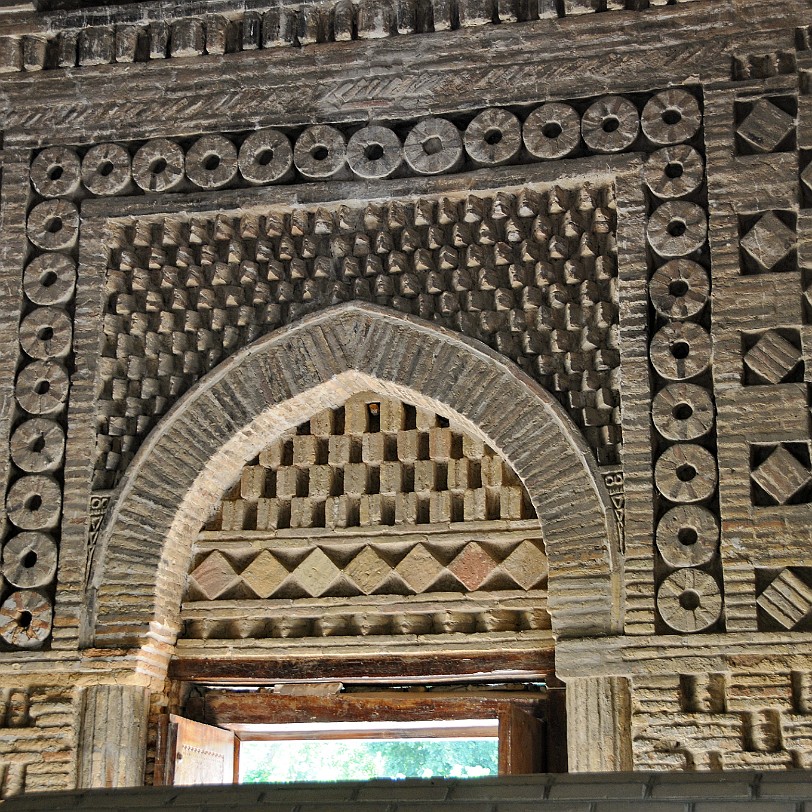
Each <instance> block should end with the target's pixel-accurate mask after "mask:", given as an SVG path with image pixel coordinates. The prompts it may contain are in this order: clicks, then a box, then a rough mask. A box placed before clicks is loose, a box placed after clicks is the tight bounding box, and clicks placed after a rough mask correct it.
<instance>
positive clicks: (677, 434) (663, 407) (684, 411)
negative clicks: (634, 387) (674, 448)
mask: <svg viewBox="0 0 812 812" xmlns="http://www.w3.org/2000/svg"><path fill="white" fill-rule="evenodd" d="M651 419H652V420H653V421H654V425H655V427H656V428H657V431H659V432H660V434H662V435H663V437H665V438H666V440H675V441H680V440H696V439H697V438H699V437H703V436H704V435H706V434H707V433H708V432H709V431H710V430H711V429H712V428H713V421H714V409H713V401H712V400H711V396H710V394H708V391H707V390H706V389H703V388H702V387H701V386H696V385H694V384H691V383H672V384H669V385H668V386H666V387H665V388H664V389H661V390H660V391H659V392H658V393H657V394H656V396H655V397H654V400H653V402H652V404H651Z"/></svg>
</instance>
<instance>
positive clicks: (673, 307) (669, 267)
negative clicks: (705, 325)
mask: <svg viewBox="0 0 812 812" xmlns="http://www.w3.org/2000/svg"><path fill="white" fill-rule="evenodd" d="M648 292H649V296H650V297H651V303H652V304H653V305H654V309H655V310H656V311H657V312H658V313H659V314H660V315H661V316H664V317H665V318H667V319H689V318H691V317H692V316H696V315H697V313H699V312H700V311H701V310H702V308H703V307H704V306H705V303H706V302H707V301H708V296H709V295H710V280H709V279H708V272H707V271H706V270H705V269H704V268H703V267H702V266H701V265H699V264H698V263H696V262H693V261H692V260H690V259H672V260H669V261H668V262H666V263H665V265H663V266H662V267H660V268H658V269H657V270H656V271H655V272H654V275H653V276H652V277H651V280H650V281H649V283H648Z"/></svg>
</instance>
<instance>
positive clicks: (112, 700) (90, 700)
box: [77, 685, 149, 789]
mask: <svg viewBox="0 0 812 812" xmlns="http://www.w3.org/2000/svg"><path fill="white" fill-rule="evenodd" d="M148 715H149V690H148V689H147V688H143V687H141V686H138V685H93V686H91V687H88V688H85V689H84V691H83V695H82V707H81V711H80V725H81V726H80V729H79V753H78V770H77V785H78V786H79V787H80V788H83V789H84V788H90V787H136V786H142V785H143V783H144V767H145V761H146V752H147V720H148Z"/></svg>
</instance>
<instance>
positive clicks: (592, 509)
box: [90, 304, 622, 646]
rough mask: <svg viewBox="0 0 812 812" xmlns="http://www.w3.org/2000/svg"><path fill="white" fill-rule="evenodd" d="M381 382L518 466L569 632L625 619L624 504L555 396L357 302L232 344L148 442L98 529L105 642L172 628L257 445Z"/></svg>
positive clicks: (98, 602) (96, 623)
mask: <svg viewBox="0 0 812 812" xmlns="http://www.w3.org/2000/svg"><path fill="white" fill-rule="evenodd" d="M370 388H371V389H374V390H376V391H379V392H380V393H381V394H382V395H387V396H391V397H397V398H402V399H404V400H408V401H411V402H414V403H415V404H416V405H418V406H420V407H422V408H428V409H433V410H435V411H437V412H439V413H441V414H446V415H449V416H451V417H453V419H454V420H455V421H457V422H459V423H460V424H461V425H462V426H463V428H464V430H466V431H468V432H470V433H472V434H473V435H475V436H477V437H481V438H482V439H483V440H484V441H485V442H487V443H488V444H489V445H491V447H493V448H494V449H496V450H497V451H499V452H500V453H501V454H502V455H503V456H504V457H505V459H506V460H507V462H508V463H509V464H510V465H511V466H512V468H513V469H514V470H515V471H516V473H517V474H518V476H519V477H520V478H521V479H522V481H523V482H524V484H525V486H526V487H527V490H528V492H529V493H530V496H531V498H532V500H533V504H534V506H535V508H536V511H537V512H538V515H539V518H540V522H541V525H542V529H543V532H544V539H545V544H546V545H547V551H548V556H549V559H550V573H551V574H550V583H549V606H550V612H551V614H552V618H553V629H554V631H555V632H556V634H557V635H558V636H559V637H584V636H599V635H607V634H613V633H617V632H618V631H619V629H620V627H621V624H622V618H621V616H620V606H621V583H622V573H621V572H620V567H619V563H618V549H617V538H616V529H615V522H614V518H613V514H612V511H611V503H610V500H609V496H608V494H607V493H606V489H605V486H604V484H603V481H602V478H601V477H600V475H599V472H598V470H597V467H596V465H595V463H594V461H593V458H592V455H591V452H590V451H589V448H588V447H587V445H586V443H585V442H584V440H583V438H582V437H581V435H580V433H579V432H578V430H577V429H576V427H575V426H574V424H573V423H572V422H571V421H570V419H569V418H568V417H567V416H566V414H565V413H564V411H563V409H562V408H561V406H560V405H559V404H558V402H557V401H556V400H555V399H554V398H553V396H552V395H550V394H549V393H547V392H546V391H545V390H544V389H542V388H541V387H540V386H538V385H537V384H536V383H535V382H533V381H532V380H531V379H530V378H529V377H527V376H526V375H524V374H523V373H522V372H520V370H519V369H518V368H516V367H515V366H513V365H512V364H510V363H509V362H506V361H505V360H503V359H502V358H501V357H500V356H498V355H497V354H496V353H494V352H491V351H490V350H488V349H487V348H486V347H485V346H484V345H482V344H479V342H476V341H471V340H467V339H465V338H462V337H461V336H459V335H457V334H455V333H452V332H450V331H447V330H443V329H440V328H437V327H433V326H431V325H429V324H426V323H424V322H421V321H420V320H418V319H415V318H412V317H406V316H399V315H396V314H392V313H390V312H388V311H385V310H382V309H380V308H376V307H372V306H364V307H361V306H359V305H356V304H345V305H340V306H338V307H335V308H333V309H331V310H328V311H326V312H324V313H321V314H318V315H316V316H312V317H310V318H307V319H305V320H303V321H302V322H300V323H298V324H296V325H295V326H293V327H291V328H287V329H284V330H280V331H277V332H275V333H273V334H271V335H269V336H267V337H266V338H263V339H260V340H259V341H257V342H255V343H254V344H252V345H251V346H249V347H247V348H246V349H245V350H243V351H242V352H240V353H238V354H237V355H235V356H233V357H232V358H231V359H229V360H228V361H226V362H225V363H223V364H222V365H221V366H220V367H219V368H218V369H217V370H215V371H214V372H213V373H211V374H210V375H208V376H207V377H206V378H205V379H204V380H202V381H201V382H200V383H199V384H198V385H196V386H195V387H193V388H192V389H191V390H190V391H189V392H188V393H187V395H186V396H185V397H184V398H183V399H182V400H181V401H179V402H178V404H177V405H176V406H175V407H174V408H173V409H172V410H171V411H170V413H169V414H168V415H167V417H166V418H165V420H164V421H163V424H162V426H160V427H159V428H158V429H157V430H156V431H154V432H153V433H152V435H151V436H150V438H149V439H148V440H147V442H146V443H145V444H144V445H143V446H142V448H141V450H140V452H139V454H138V456H137V457H136V459H135V460H134V461H133V463H132V465H131V467H130V469H129V471H128V473H127V475H126V477H125V479H124V480H123V482H122V485H121V487H120V490H119V493H118V494H117V495H116V498H115V500H114V504H113V506H112V509H111V511H110V515H109V519H108V522H107V526H106V527H105V529H104V530H103V532H102V536H101V538H100V540H99V550H98V554H97V557H96V561H95V566H94V571H93V572H92V574H91V589H92V592H93V594H94V596H95V599H94V600H93V601H92V602H91V605H92V606H94V607H95V617H93V618H91V619H90V628H92V630H93V636H94V642H95V644H96V645H99V646H115V645H137V644H141V643H144V642H145V641H146V640H147V638H148V637H152V638H154V637H156V636H158V637H161V638H163V639H167V638H171V637H172V636H173V635H174V634H175V633H176V632H177V628H178V613H179V607H180V600H181V595H182V590H183V585H184V582H185V577H186V572H187V568H188V563H189V556H190V553H191V547H192V540H193V539H194V537H195V535H196V533H197V531H198V530H199V527H200V523H201V521H202V520H203V519H204V518H205V516H206V515H207V513H208V511H210V510H211V509H212V508H213V507H214V506H215V505H216V504H217V502H218V500H219V498H220V497H221V496H222V493H223V492H224V491H225V490H226V488H227V487H228V486H230V484H231V483H232V481H233V480H234V479H235V478H236V477H237V476H238V475H239V472H240V470H241V468H242V466H243V465H244V464H245V462H246V460H249V459H251V458H252V457H253V456H255V455H256V454H257V453H258V452H259V451H260V450H261V449H262V448H263V447H264V445H265V444H267V442H268V438H269V437H273V436H274V435H275V434H277V433H280V432H281V431H283V430H285V429H287V428H289V427H292V426H295V425H296V424H297V423H299V422H301V420H302V418H303V416H306V415H308V414H312V413H314V412H316V411H319V410H321V409H324V408H332V407H336V406H339V405H340V404H341V403H343V402H344V401H345V400H346V399H347V398H348V397H349V396H350V395H352V394H354V393H355V392H359V391H363V390H365V389H370Z"/></svg>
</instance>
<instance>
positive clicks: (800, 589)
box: [756, 569, 812, 629]
mask: <svg viewBox="0 0 812 812" xmlns="http://www.w3.org/2000/svg"><path fill="white" fill-rule="evenodd" d="M756 602H757V603H758V605H759V606H760V607H761V608H762V609H763V610H764V611H765V612H767V614H768V615H770V617H772V618H773V619H774V620H776V621H778V622H779V623H780V624H781V625H782V626H783V627H784V628H785V629H792V628H793V627H795V626H797V625H798V624H799V623H800V622H801V621H802V620H803V619H804V618H805V617H806V616H807V615H808V614H809V612H810V610H812V589H810V588H809V587H808V586H807V585H806V584H805V583H804V582H803V581H802V580H801V579H800V578H799V577H798V576H797V575H795V573H794V572H792V570H788V569H785V570H782V571H781V572H780V573H779V574H778V577H777V578H776V579H775V580H774V581H773V582H772V583H771V584H770V585H769V586H768V587H767V588H766V589H765V590H764V591H763V592H762V593H761V594H760V595H759V596H758V598H757V599H756Z"/></svg>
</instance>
